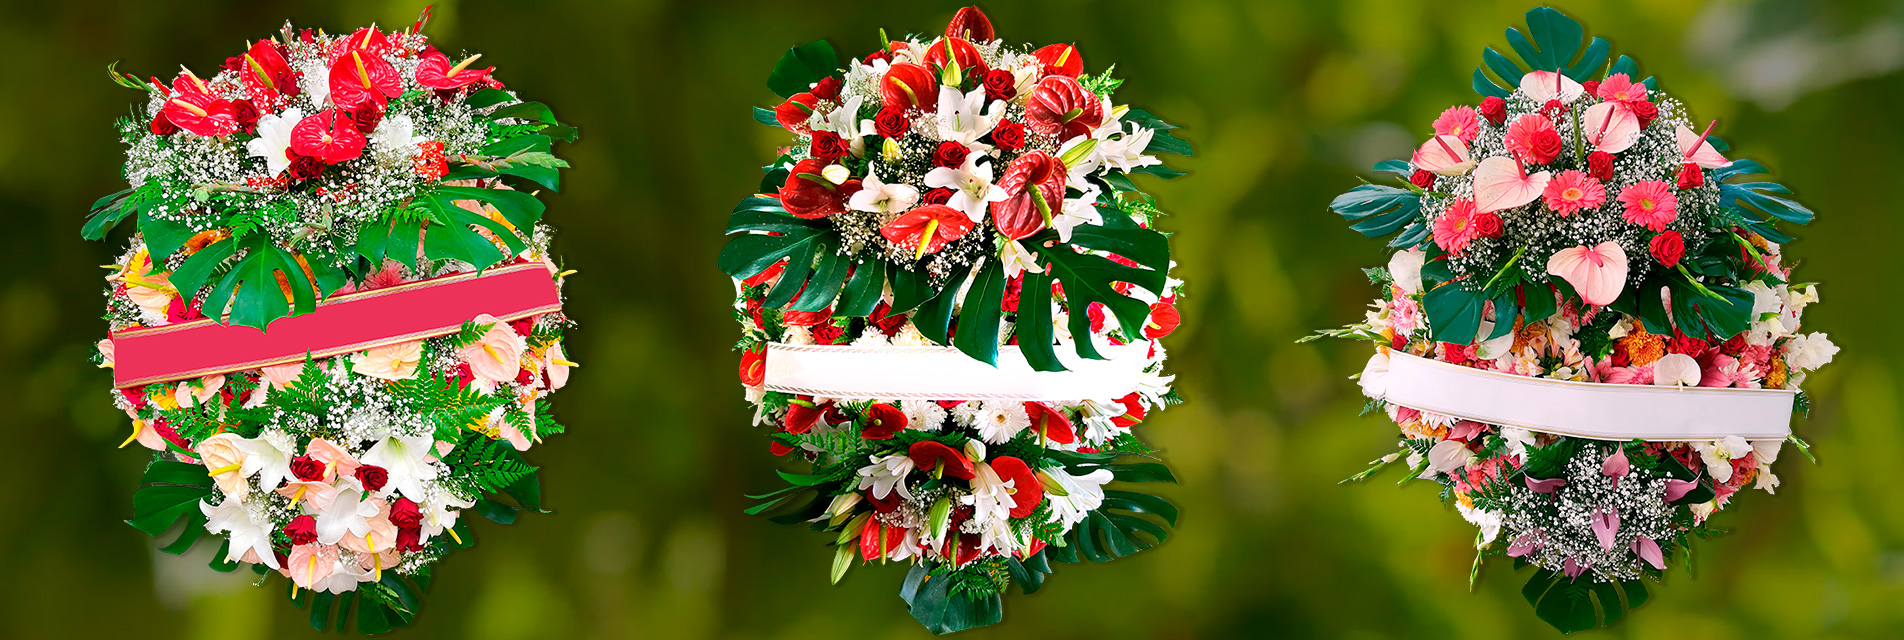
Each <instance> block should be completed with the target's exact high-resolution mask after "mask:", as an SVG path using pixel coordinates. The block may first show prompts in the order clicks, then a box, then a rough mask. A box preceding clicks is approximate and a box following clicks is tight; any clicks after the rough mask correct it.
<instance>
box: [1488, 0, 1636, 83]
mask: <svg viewBox="0 0 1904 640" xmlns="http://www.w3.org/2000/svg"><path fill="white" fill-rule="evenodd" d="M1582 43H1585V44H1586V47H1585V49H1584V50H1582V48H1581V44H1582ZM1507 44H1508V46H1509V47H1511V48H1513V49H1514V53H1515V54H1517V55H1519V56H1520V58H1521V62H1522V63H1523V64H1525V65H1526V66H1527V68H1526V69H1522V68H1521V65H1519V64H1515V63H1514V61H1513V60H1510V59H1508V57H1507V56H1505V55H1502V54H1501V53H1500V52H1498V51H1495V50H1494V49H1493V48H1492V47H1484V48H1482V49H1481V62H1482V63H1483V64H1484V65H1485V67H1486V69H1487V71H1492V72H1494V75H1495V76H1496V77H1499V78H1500V79H1501V81H1502V82H1505V83H1506V86H1502V85H1501V84H1497V83H1495V82H1494V80H1493V79H1491V78H1489V77H1488V75H1487V72H1486V71H1483V70H1482V69H1481V68H1476V69H1475V70H1474V81H1473V85H1474V91H1475V93H1479V94H1481V95H1484V96H1495V97H1499V98H1506V97H1507V96H1508V95H1509V94H1512V93H1513V92H1514V89H1515V88H1516V87H1519V86H1520V84H1521V76H1524V75H1526V74H1527V73H1528V72H1531V71H1558V72H1560V73H1561V74H1563V75H1566V76H1567V77H1569V78H1573V80H1574V81H1575V82H1585V81H1587V80H1591V79H1593V78H1594V77H1595V76H1596V75H1598V74H1599V73H1600V70H1601V69H1602V68H1604V67H1606V66H1607V54H1608V52H1609V51H1610V50H1611V49H1612V45H1611V44H1609V43H1607V41H1606V39H1605V38H1599V37H1595V38H1592V39H1591V40H1588V39H1587V36H1586V31H1585V30H1584V29H1582V28H1581V27H1580V23H1578V22H1575V21H1574V20H1573V18H1569V17H1567V16H1566V15H1565V14H1562V13H1561V12H1559V11H1556V10H1554V9H1552V8H1549V7H1535V8H1534V9H1532V10H1529V11H1528V12H1527V33H1521V32H1520V30H1518V29H1514V28H1512V27H1510V28H1508V30H1507ZM1635 67H1636V65H1634V63H1633V60H1632V59H1631V58H1627V57H1626V56H1620V60H1619V62H1616V63H1614V65H1613V67H1612V68H1611V69H1609V70H1608V73H1625V74H1627V75H1628V76H1630V77H1638V76H1637V70H1636V68H1635ZM1642 82H1644V83H1645V84H1646V85H1647V87H1648V88H1652V87H1653V84H1654V83H1653V79H1652V78H1647V79H1645V80H1643V81H1642Z"/></svg>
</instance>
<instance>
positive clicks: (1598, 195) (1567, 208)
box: [1541, 170, 1606, 218]
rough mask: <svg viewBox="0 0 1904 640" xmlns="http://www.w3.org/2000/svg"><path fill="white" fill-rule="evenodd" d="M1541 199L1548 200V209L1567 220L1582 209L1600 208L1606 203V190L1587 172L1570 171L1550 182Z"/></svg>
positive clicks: (1563, 172) (1561, 173)
mask: <svg viewBox="0 0 1904 640" xmlns="http://www.w3.org/2000/svg"><path fill="white" fill-rule="evenodd" d="M1541 197H1543V198H1545V199H1546V200H1547V208H1549V209H1553V210H1554V213H1558V214H1560V217H1562V218H1565V217H1567V216H1570V215H1573V212H1575V211H1579V210H1581V209H1597V208H1599V207H1600V205H1601V204H1603V203H1605V202H1606V188H1604V187H1601V186H1600V181H1599V180H1595V179H1593V176H1589V175H1587V174H1586V172H1583V171H1571V170H1569V171H1562V172H1560V177H1558V178H1554V179H1553V181H1551V182H1548V183H1547V190H1546V191H1545V192H1543V193H1541Z"/></svg>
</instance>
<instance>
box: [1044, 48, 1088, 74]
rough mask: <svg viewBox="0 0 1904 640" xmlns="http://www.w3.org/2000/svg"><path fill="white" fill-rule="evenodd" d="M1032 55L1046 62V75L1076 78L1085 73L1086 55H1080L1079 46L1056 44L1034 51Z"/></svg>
mask: <svg viewBox="0 0 1904 640" xmlns="http://www.w3.org/2000/svg"><path fill="white" fill-rule="evenodd" d="M1031 55H1032V57H1034V58H1037V59H1038V61H1039V62H1043V63H1045V75H1048V76H1065V77H1069V78H1076V77H1078V76H1079V75H1081V74H1083V73H1084V57H1083V56H1081V55H1078V48H1077V47H1073V46H1071V45H1068V44H1054V45H1051V46H1048V47H1045V48H1043V49H1039V50H1037V51H1033V52H1031Z"/></svg>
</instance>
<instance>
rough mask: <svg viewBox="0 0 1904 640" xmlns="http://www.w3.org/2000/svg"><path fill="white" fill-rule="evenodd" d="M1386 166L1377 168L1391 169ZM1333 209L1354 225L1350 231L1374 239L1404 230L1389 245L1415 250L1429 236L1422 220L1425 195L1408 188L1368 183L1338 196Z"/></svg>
mask: <svg viewBox="0 0 1904 640" xmlns="http://www.w3.org/2000/svg"><path fill="white" fill-rule="evenodd" d="M1385 164H1387V163H1384V165H1385ZM1384 165H1376V167H1375V168H1376V170H1378V171H1385V170H1389V169H1386V168H1384ZM1329 208H1330V209H1331V210H1334V211H1335V212H1336V214H1337V215H1340V216H1342V219H1344V220H1347V221H1349V222H1351V223H1354V224H1351V225H1349V228H1350V229H1354V230H1356V231H1358V232H1360V233H1361V234H1362V235H1364V236H1368V237H1370V238H1380V237H1382V236H1385V235H1388V234H1391V233H1395V232H1397V231H1402V234H1401V235H1400V236H1397V237H1396V238H1395V240H1394V241H1392V242H1390V243H1389V246H1394V247H1404V246H1407V247H1412V246H1415V245H1417V244H1420V243H1421V242H1423V241H1424V240H1427V238H1428V236H1429V229H1428V224H1427V223H1426V222H1425V221H1423V220H1422V219H1421V194H1419V193H1416V192H1414V191H1409V190H1407V189H1398V188H1395V187H1389V186H1383V185H1377V184H1364V185H1361V186H1358V187H1356V188H1354V189H1350V190H1349V192H1348V193H1344V194H1342V195H1339V196H1336V197H1335V200H1332V201H1330V202H1329Z"/></svg>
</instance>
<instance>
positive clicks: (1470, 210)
mask: <svg viewBox="0 0 1904 640" xmlns="http://www.w3.org/2000/svg"><path fill="white" fill-rule="evenodd" d="M1480 236H1481V231H1480V229H1478V228H1476V227H1475V225H1474V201H1473V200H1468V199H1465V198H1463V199H1460V200H1456V201H1454V206H1451V207H1448V210H1447V211H1446V212H1444V213H1442V214H1441V217H1438V218H1435V245H1436V246H1439V247H1441V250H1443V251H1446V252H1448V253H1460V252H1461V250H1463V249H1466V248H1468V243H1471V242H1474V239H1475V238H1478V237H1480Z"/></svg>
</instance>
